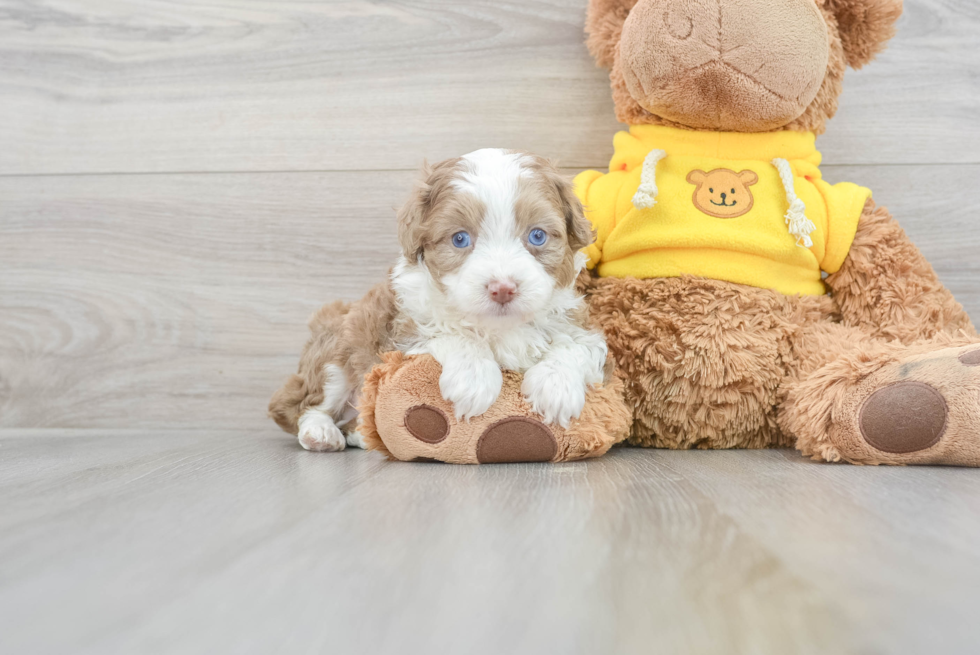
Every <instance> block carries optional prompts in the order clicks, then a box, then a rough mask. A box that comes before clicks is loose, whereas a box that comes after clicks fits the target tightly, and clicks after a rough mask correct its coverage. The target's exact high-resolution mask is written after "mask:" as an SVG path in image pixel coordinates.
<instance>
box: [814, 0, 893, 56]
mask: <svg viewBox="0 0 980 655" xmlns="http://www.w3.org/2000/svg"><path fill="white" fill-rule="evenodd" d="M824 5H825V6H826V7H827V8H828V9H829V10H830V11H831V12H832V13H833V14H834V16H836V18H837V25H838V29H839V30H840V40H841V43H842V44H843V46H844V55H845V56H846V57H847V63H848V65H849V66H850V67H851V68H855V69H857V68H861V67H862V66H864V65H865V64H867V63H868V62H870V61H871V60H872V59H874V58H875V55H877V54H878V53H879V52H881V51H882V50H884V49H885V44H886V43H888V40H889V39H891V38H892V37H893V36H895V22H896V21H897V20H898V17H899V16H901V15H902V0H824Z"/></svg>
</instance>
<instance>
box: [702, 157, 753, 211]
mask: <svg viewBox="0 0 980 655" xmlns="http://www.w3.org/2000/svg"><path fill="white" fill-rule="evenodd" d="M687 181H688V182H690V183H691V184H694V185H696V186H697V188H696V189H695V190H694V206H695V207H697V208H698V209H700V210H701V211H702V212H703V213H705V214H707V215H708V216H714V217H715V218H738V217H739V216H742V215H743V214H746V213H748V211H749V210H750V209H752V205H754V204H755V198H753V197H752V190H751V189H749V187H750V186H752V185H753V184H755V183H757V182H758V181H759V176H758V175H756V174H755V173H753V172H752V171H742V172H741V173H736V172H735V171H731V170H728V169H727V168H717V169H715V170H713V171H711V172H710V173H705V172H704V171H691V172H690V173H689V174H688V176H687Z"/></svg>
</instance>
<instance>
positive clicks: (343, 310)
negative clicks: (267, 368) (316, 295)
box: [269, 301, 350, 434]
mask: <svg viewBox="0 0 980 655" xmlns="http://www.w3.org/2000/svg"><path fill="white" fill-rule="evenodd" d="M348 312H350V304H349V303H344V302H339V301H338V302H335V303H331V304H329V305H324V306H323V307H321V308H320V309H319V310H317V312H316V313H315V314H313V316H312V317H311V318H310V324H309V325H310V333H311V334H310V340H309V341H307V342H306V346H305V347H304V348H303V354H302V356H301V357H300V360H299V370H298V371H297V372H296V373H294V374H293V375H291V376H289V379H288V380H286V384H284V385H283V386H282V388H280V389H279V390H278V391H276V392H275V393H274V394H273V395H272V400H270V401H269V418H271V419H272V420H273V421H275V422H276V424H277V425H278V426H279V427H281V428H282V429H283V430H285V431H286V432H289V433H290V434H296V433H298V432H299V417H300V416H302V415H303V412H305V411H306V410H307V409H308V408H310V407H313V406H315V405H319V404H320V403H321V402H323V383H324V379H323V375H324V373H323V368H324V366H326V365H327V364H328V363H329V362H330V359H331V358H332V357H333V355H334V353H335V352H336V346H337V339H338V337H339V336H340V331H341V330H342V329H343V326H344V319H345V317H346V316H347V314H348Z"/></svg>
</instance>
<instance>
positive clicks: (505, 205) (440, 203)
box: [269, 149, 606, 451]
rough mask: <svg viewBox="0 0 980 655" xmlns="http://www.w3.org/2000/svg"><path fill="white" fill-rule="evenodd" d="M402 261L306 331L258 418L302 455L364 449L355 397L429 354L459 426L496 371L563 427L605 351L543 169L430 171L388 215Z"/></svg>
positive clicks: (573, 208)
mask: <svg viewBox="0 0 980 655" xmlns="http://www.w3.org/2000/svg"><path fill="white" fill-rule="evenodd" d="M398 238H399V242H400V244H401V247H402V255H401V257H400V258H399V260H398V262H397V264H395V266H394V268H393V269H392V271H391V274H390V278H389V279H388V281H387V282H386V283H383V284H380V285H378V286H376V287H375V288H374V289H372V290H371V291H370V292H369V293H368V294H367V295H366V296H365V297H364V298H363V299H361V300H360V301H358V302H355V303H353V304H351V305H347V304H344V303H335V304H332V305H327V306H325V307H323V308H322V309H320V310H319V311H318V312H317V313H316V314H315V315H314V316H313V318H312V319H311V320H310V330H311V331H312V333H313V335H312V337H311V339H310V341H309V342H308V343H307V345H306V348H305V349H304V351H303V354H302V357H301V358H300V363H299V372H298V373H297V374H296V375H293V376H292V377H291V378H290V379H289V381H288V382H287V383H286V385H285V386H284V387H283V388H282V389H280V390H279V391H278V392H276V394H275V395H274V396H273V398H272V401H271V403H270V405H269V413H270V415H271V416H272V418H274V419H275V420H276V422H277V423H278V424H279V425H280V426H281V427H282V428H283V429H284V430H286V431H287V432H291V433H293V434H298V436H299V442H300V444H302V446H303V447H304V448H306V449H308V450H318V451H336V450H343V449H344V448H345V446H348V445H350V446H359V447H363V446H362V441H361V437H360V435H359V434H358V433H357V430H356V425H357V423H356V419H357V410H356V409H355V407H356V406H357V401H358V392H359V390H360V388H361V384H362V380H363V378H364V375H365V374H366V373H367V372H368V371H369V370H370V369H371V367H372V366H374V365H375V364H376V363H378V362H380V358H379V356H378V355H379V354H380V353H383V352H386V351H390V350H401V351H404V352H406V353H407V354H410V355H416V354H429V355H432V356H433V357H434V358H435V359H436V360H437V361H438V362H439V363H440V364H441V365H442V375H441V377H440V378H439V388H440V391H441V392H442V395H443V397H444V398H445V399H446V400H448V401H450V402H451V403H452V404H453V409H454V412H455V414H456V417H457V418H458V419H469V418H471V417H474V416H479V415H480V414H483V413H484V412H485V411H487V410H488V409H489V408H490V406H491V405H493V403H494V401H495V400H496V399H497V396H498V395H499V393H500V388H501V384H502V381H503V377H502V375H501V369H506V370H512V371H518V372H520V373H523V374H524V382H523V387H522V391H523V393H524V395H525V396H526V398H527V400H528V402H529V403H530V405H531V406H532V407H533V409H534V411H535V412H537V413H539V414H540V415H541V416H542V417H543V418H544V420H545V421H546V422H548V423H558V424H560V425H562V426H567V425H568V422H569V421H570V420H571V419H572V418H575V417H577V416H578V415H579V414H580V412H581V411H582V406H583V405H584V403H585V393H586V390H587V388H588V386H589V385H593V384H597V383H599V382H602V381H603V378H604V373H605V363H606V343H605V340H604V339H603V337H602V335H601V334H600V333H598V332H596V331H594V330H592V329H590V327H589V325H588V313H587V309H586V307H585V303H584V300H583V298H582V297H581V296H579V295H578V294H577V293H576V292H575V280H576V278H577V277H578V274H579V272H580V271H581V270H582V268H583V266H584V263H585V257H584V255H582V254H581V253H580V250H581V249H582V248H584V247H585V246H587V245H588V244H589V243H591V241H592V228H591V225H590V224H589V222H588V220H587V219H586V218H585V216H584V215H583V211H582V206H581V204H580V203H579V201H578V199H577V198H576V197H575V195H574V194H573V192H572V187H571V184H570V183H569V182H568V181H566V180H565V179H564V178H563V177H562V176H561V175H560V174H559V173H558V171H557V170H556V169H555V168H554V166H552V165H551V164H550V163H548V162H547V161H545V160H543V159H540V158H538V157H535V156H533V155H529V154H524V153H519V152H510V151H504V150H495V149H487V150H478V151H476V152H473V153H471V154H468V155H465V156H463V157H460V158H457V159H451V160H448V161H444V162H442V163H440V164H437V165H435V166H433V167H431V168H428V169H427V170H425V171H424V179H423V180H422V181H421V182H420V183H419V184H418V186H417V188H416V189H415V192H414V194H413V195H412V197H411V198H410V199H409V201H408V202H407V203H406V204H405V206H404V207H403V208H402V210H401V211H400V212H399V215H398Z"/></svg>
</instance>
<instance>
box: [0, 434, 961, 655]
mask: <svg viewBox="0 0 980 655" xmlns="http://www.w3.org/2000/svg"><path fill="white" fill-rule="evenodd" d="M0 498H2V499H3V505H2V507H3V510H2V512H0V581H2V585H0V652H4V653H11V654H13V653H17V654H22V653H93V654H95V653H99V654H105V653H208V654H212V653H246V652H248V653H372V654H381V653H392V654H399V655H401V654H403V653H473V654H484V653H486V654H498V653H535V654H537V653H582V654H593V653H614V652H620V653H719V654H722V653H725V654H728V653H766V654H768V653H772V654H780V655H785V654H787V653H835V654H836V653H889V654H893V655H894V654H901V653H975V652H977V648H976V647H977V644H978V638H977V628H976V625H977V623H976V616H977V609H978V601H980V550H978V548H977V544H978V543H980V521H978V516H980V476H978V475H976V474H975V471H972V470H955V469H949V470H942V469H937V468H918V469H898V468H860V467H853V466H845V465H839V466H838V465H824V464H817V463H811V462H809V461H806V460H803V459H801V458H800V457H799V456H798V455H797V454H796V453H794V452H792V451H756V452H669V451H653V450H634V449H619V450H615V451H613V453H611V454H610V455H609V456H607V457H605V458H602V459H600V460H596V461H594V462H589V463H574V464H561V465H540V464H538V465H530V464H525V465H500V466H485V467H476V466H471V467H467V466H449V465H442V464H403V463H397V464H392V463H388V462H386V461H384V460H383V459H382V458H381V456H380V455H378V454H376V453H365V452H361V451H357V452H346V453H343V454H323V455H311V454H309V453H305V452H302V451H300V450H298V449H297V448H295V447H294V446H293V445H292V444H291V443H290V442H289V441H287V440H285V439H283V438H282V437H281V436H279V435H276V434H275V433H273V432H271V431H263V432H239V431H235V432H229V431H223V432H222V431H213V432H175V431H172V432H167V431H145V430H139V431H126V432H112V431H108V432H106V431H65V430H54V431H46V432H43V433H35V432H31V431H8V432H7V433H6V434H5V435H4V436H3V437H2V438H0Z"/></svg>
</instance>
